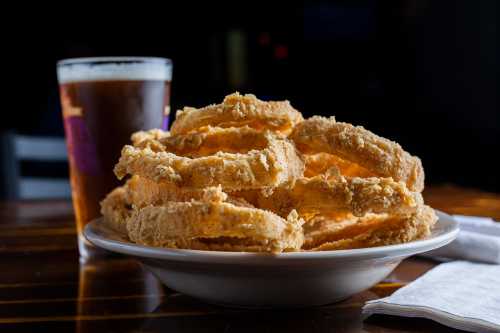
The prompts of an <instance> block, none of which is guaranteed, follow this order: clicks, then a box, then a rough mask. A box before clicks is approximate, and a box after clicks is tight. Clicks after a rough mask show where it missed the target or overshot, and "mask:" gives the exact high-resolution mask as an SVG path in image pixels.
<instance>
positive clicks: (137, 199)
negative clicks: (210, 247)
mask: <svg viewBox="0 0 500 333" xmlns="http://www.w3.org/2000/svg"><path fill="white" fill-rule="evenodd" d="M125 189H126V192H127V197H128V200H129V202H130V204H132V205H134V206H135V207H138V208H143V207H146V206H149V205H153V206H161V205H164V204H165V203H167V202H169V201H174V202H182V201H192V200H196V201H205V202H224V201H225V202H229V203H232V204H233V205H235V206H241V207H253V206H252V205H251V204H249V203H248V202H246V201H245V200H244V199H242V198H235V197H232V196H228V195H227V194H226V193H224V192H223V191H222V187H220V186H218V187H208V188H204V189H192V188H182V187H178V186H176V185H174V184H172V183H169V182H155V181H152V180H150V179H147V178H143V177H140V176H137V175H136V176H133V177H132V178H130V179H129V180H128V181H127V183H126V185H125Z"/></svg>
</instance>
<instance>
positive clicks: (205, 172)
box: [115, 137, 304, 191]
mask: <svg viewBox="0 0 500 333" xmlns="http://www.w3.org/2000/svg"><path fill="white" fill-rule="evenodd" d="M303 172H304V162H303V160H302V157H301V156H300V155H299V154H298V153H297V151H296V149H295V147H294V145H293V144H291V143H290V142H289V141H287V140H285V139H280V138H276V137H271V138H269V145H268V146H267V147H266V148H265V149H263V150H252V151H249V152H248V153H246V154H231V153H216V154H215V155H211V156H206V157H200V158H194V159H192V158H187V157H181V156H177V155H175V154H172V153H168V152H154V151H152V150H151V149H149V148H145V149H138V148H135V147H132V146H125V147H124V148H123V150H122V155H121V157H120V160H119V162H118V164H117V165H116V166H115V174H116V175H117V177H118V178H120V179H121V178H123V177H124V176H125V175H126V174H137V175H140V176H142V177H145V178H150V179H152V180H155V181H168V182H172V183H173V184H175V185H177V186H183V187H194V188H202V187H207V186H218V185H221V186H222V188H223V189H224V190H225V191H234V190H241V189H262V188H273V187H276V186H279V185H286V184H291V185H293V183H294V182H295V180H296V179H297V178H299V177H301V176H302V174H303Z"/></svg>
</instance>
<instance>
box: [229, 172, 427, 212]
mask: <svg viewBox="0 0 500 333" xmlns="http://www.w3.org/2000/svg"><path fill="white" fill-rule="evenodd" d="M235 195H237V196H241V197H242V198H244V199H245V200H247V201H248V202H250V203H251V204H253V205H255V206H256V207H259V208H262V209H267V210H270V211H272V212H275V213H276V214H278V215H280V216H287V215H288V213H289V212H290V211H291V210H293V209H296V210H297V212H298V213H299V214H300V215H301V216H302V215H308V214H313V215H314V214H328V213H330V212H333V213H334V214H341V213H352V214H353V215H355V216H363V215H364V214H367V213H391V214H409V213H412V212H414V211H415V210H416V209H417V207H418V205H419V204H421V203H422V202H423V199H422V196H421V194H420V193H416V192H411V191H409V190H408V189H407V188H406V186H405V185H404V184H403V183H401V182H395V181H393V180H392V178H359V177H353V178H349V177H343V176H338V177H337V178H336V179H328V178H326V177H323V176H316V177H313V178H301V179H298V180H297V181H296V182H295V186H294V187H293V188H291V189H286V188H277V189H275V190H274V191H273V193H272V194H271V195H268V196H266V195H265V193H264V194H262V193H261V192H259V191H241V192H238V193H235Z"/></svg>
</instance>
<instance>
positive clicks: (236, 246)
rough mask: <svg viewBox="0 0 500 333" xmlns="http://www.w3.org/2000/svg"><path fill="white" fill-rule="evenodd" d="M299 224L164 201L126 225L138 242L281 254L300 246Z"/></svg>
mask: <svg viewBox="0 0 500 333" xmlns="http://www.w3.org/2000/svg"><path fill="white" fill-rule="evenodd" d="M302 223H303V221H302V220H301V219H299V218H298V216H297V214H296V213H295V214H293V213H292V214H290V216H289V217H288V219H287V220H284V219H282V218H281V217H279V216H277V215H275V214H273V213H271V212H266V211H264V210H260V209H256V208H246V207H237V206H234V205H232V204H229V203H225V202H210V203H207V202H199V201H192V202H168V203H166V204H165V205H163V206H148V207H145V208H142V209H139V210H137V211H135V212H134V213H133V214H132V216H131V217H130V218H129V219H128V221H127V230H128V232H129V237H130V239H131V240H132V241H134V242H136V243H137V244H142V245H148V246H156V247H168V248H189V249H198V250H222V251H251V252H283V251H297V250H299V249H300V247H301V246H302V243H303V240H304V239H303V233H302V227H301V225H302Z"/></svg>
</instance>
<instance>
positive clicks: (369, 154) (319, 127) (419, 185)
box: [290, 116, 424, 192]
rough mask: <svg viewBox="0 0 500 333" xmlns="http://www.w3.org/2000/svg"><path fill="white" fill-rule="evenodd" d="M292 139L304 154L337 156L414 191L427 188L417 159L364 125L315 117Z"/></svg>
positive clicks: (301, 125) (294, 132) (295, 130)
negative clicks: (401, 182) (392, 179)
mask: <svg viewBox="0 0 500 333" xmlns="http://www.w3.org/2000/svg"><path fill="white" fill-rule="evenodd" d="M290 138H291V139H292V140H293V141H294V142H295V144H296V145H297V148H298V149H299V150H300V151H302V152H304V153H320V152H323V153H329V154H333V155H337V156H339V157H340V158H342V159H345V160H347V161H350V162H354V163H356V164H358V165H360V166H362V167H364V168H366V169H368V170H369V171H372V172H374V173H376V174H377V175H378V176H382V177H392V178H394V180H396V181H403V182H404V183H405V184H406V185H407V186H408V188H409V189H410V190H412V191H418V192H421V191H422V190H423V188H424V171H423V168H422V163H421V161H420V159H419V158H418V157H415V156H411V155H410V154H408V153H407V152H406V151H404V150H403V149H402V148H401V146H400V145H399V144H397V143H396V142H393V141H390V140H387V139H385V138H382V137H379V136H377V135H375V134H373V133H372V132H370V131H368V130H366V129H364V128H363V127H361V126H353V125H351V124H347V123H339V122H336V121H335V119H334V118H324V117H318V116H314V117H312V118H309V119H307V120H305V121H303V122H301V123H299V124H298V125H297V126H295V128H294V130H293V132H292V134H291V135H290Z"/></svg>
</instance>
